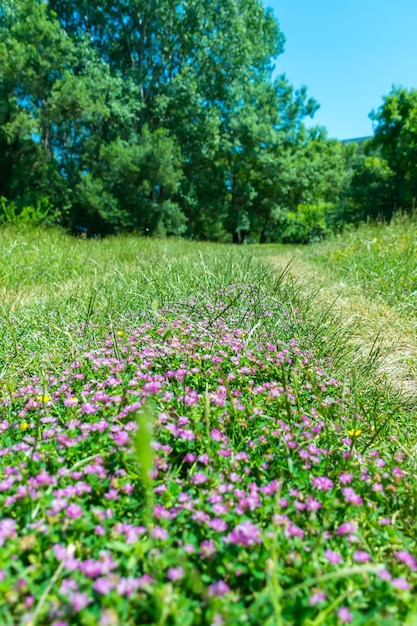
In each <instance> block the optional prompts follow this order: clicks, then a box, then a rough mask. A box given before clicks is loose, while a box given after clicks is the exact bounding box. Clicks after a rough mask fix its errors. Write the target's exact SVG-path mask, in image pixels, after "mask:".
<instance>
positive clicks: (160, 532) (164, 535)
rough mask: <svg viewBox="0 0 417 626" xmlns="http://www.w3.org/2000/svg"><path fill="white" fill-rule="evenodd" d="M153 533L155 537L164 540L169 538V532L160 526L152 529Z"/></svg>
mask: <svg viewBox="0 0 417 626" xmlns="http://www.w3.org/2000/svg"><path fill="white" fill-rule="evenodd" d="M151 535H152V537H153V538H154V539H162V541H164V540H165V539H168V532H167V531H166V530H165V528H161V527H160V526H155V528H153V529H152V531H151Z"/></svg>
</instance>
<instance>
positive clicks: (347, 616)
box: [337, 606, 353, 624]
mask: <svg viewBox="0 0 417 626" xmlns="http://www.w3.org/2000/svg"><path fill="white" fill-rule="evenodd" d="M337 617H338V618H339V619H340V621H341V622H343V624H347V623H349V622H351V621H352V619H353V616H352V613H351V612H350V611H349V609H347V608H346V607H345V606H342V607H341V608H340V609H339V610H338V612H337Z"/></svg>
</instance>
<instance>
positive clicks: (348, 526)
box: [337, 522, 357, 535]
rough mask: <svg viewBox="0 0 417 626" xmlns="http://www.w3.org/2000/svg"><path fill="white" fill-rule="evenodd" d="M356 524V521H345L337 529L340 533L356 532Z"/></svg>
mask: <svg viewBox="0 0 417 626" xmlns="http://www.w3.org/2000/svg"><path fill="white" fill-rule="evenodd" d="M356 529H357V527H356V524H355V523H354V522H344V523H343V524H341V525H340V526H339V528H338V529H337V534H338V535H350V533H354V532H356Z"/></svg>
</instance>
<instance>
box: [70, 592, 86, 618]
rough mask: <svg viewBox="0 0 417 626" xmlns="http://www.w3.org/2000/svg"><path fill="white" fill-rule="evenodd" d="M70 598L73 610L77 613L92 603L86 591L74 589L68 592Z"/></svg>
mask: <svg viewBox="0 0 417 626" xmlns="http://www.w3.org/2000/svg"><path fill="white" fill-rule="evenodd" d="M68 599H69V601H70V602H71V604H72V610H73V611H74V612H75V613H78V611H82V610H83V608H84V607H86V606H87V605H88V604H90V602H91V600H90V599H89V597H88V596H87V594H86V593H83V592H79V591H73V592H70V593H69V594H68Z"/></svg>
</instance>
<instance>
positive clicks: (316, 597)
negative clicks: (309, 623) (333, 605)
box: [308, 591, 326, 606]
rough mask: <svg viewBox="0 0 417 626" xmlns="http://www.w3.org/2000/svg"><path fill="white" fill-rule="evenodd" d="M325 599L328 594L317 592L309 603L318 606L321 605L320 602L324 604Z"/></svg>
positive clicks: (309, 599) (310, 598)
mask: <svg viewBox="0 0 417 626" xmlns="http://www.w3.org/2000/svg"><path fill="white" fill-rule="evenodd" d="M325 599H326V594H325V593H324V592H323V591H317V592H316V593H313V594H312V595H311V596H310V597H309V598H308V603H309V605H310V606H316V604H320V602H323V601H324V600H325Z"/></svg>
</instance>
